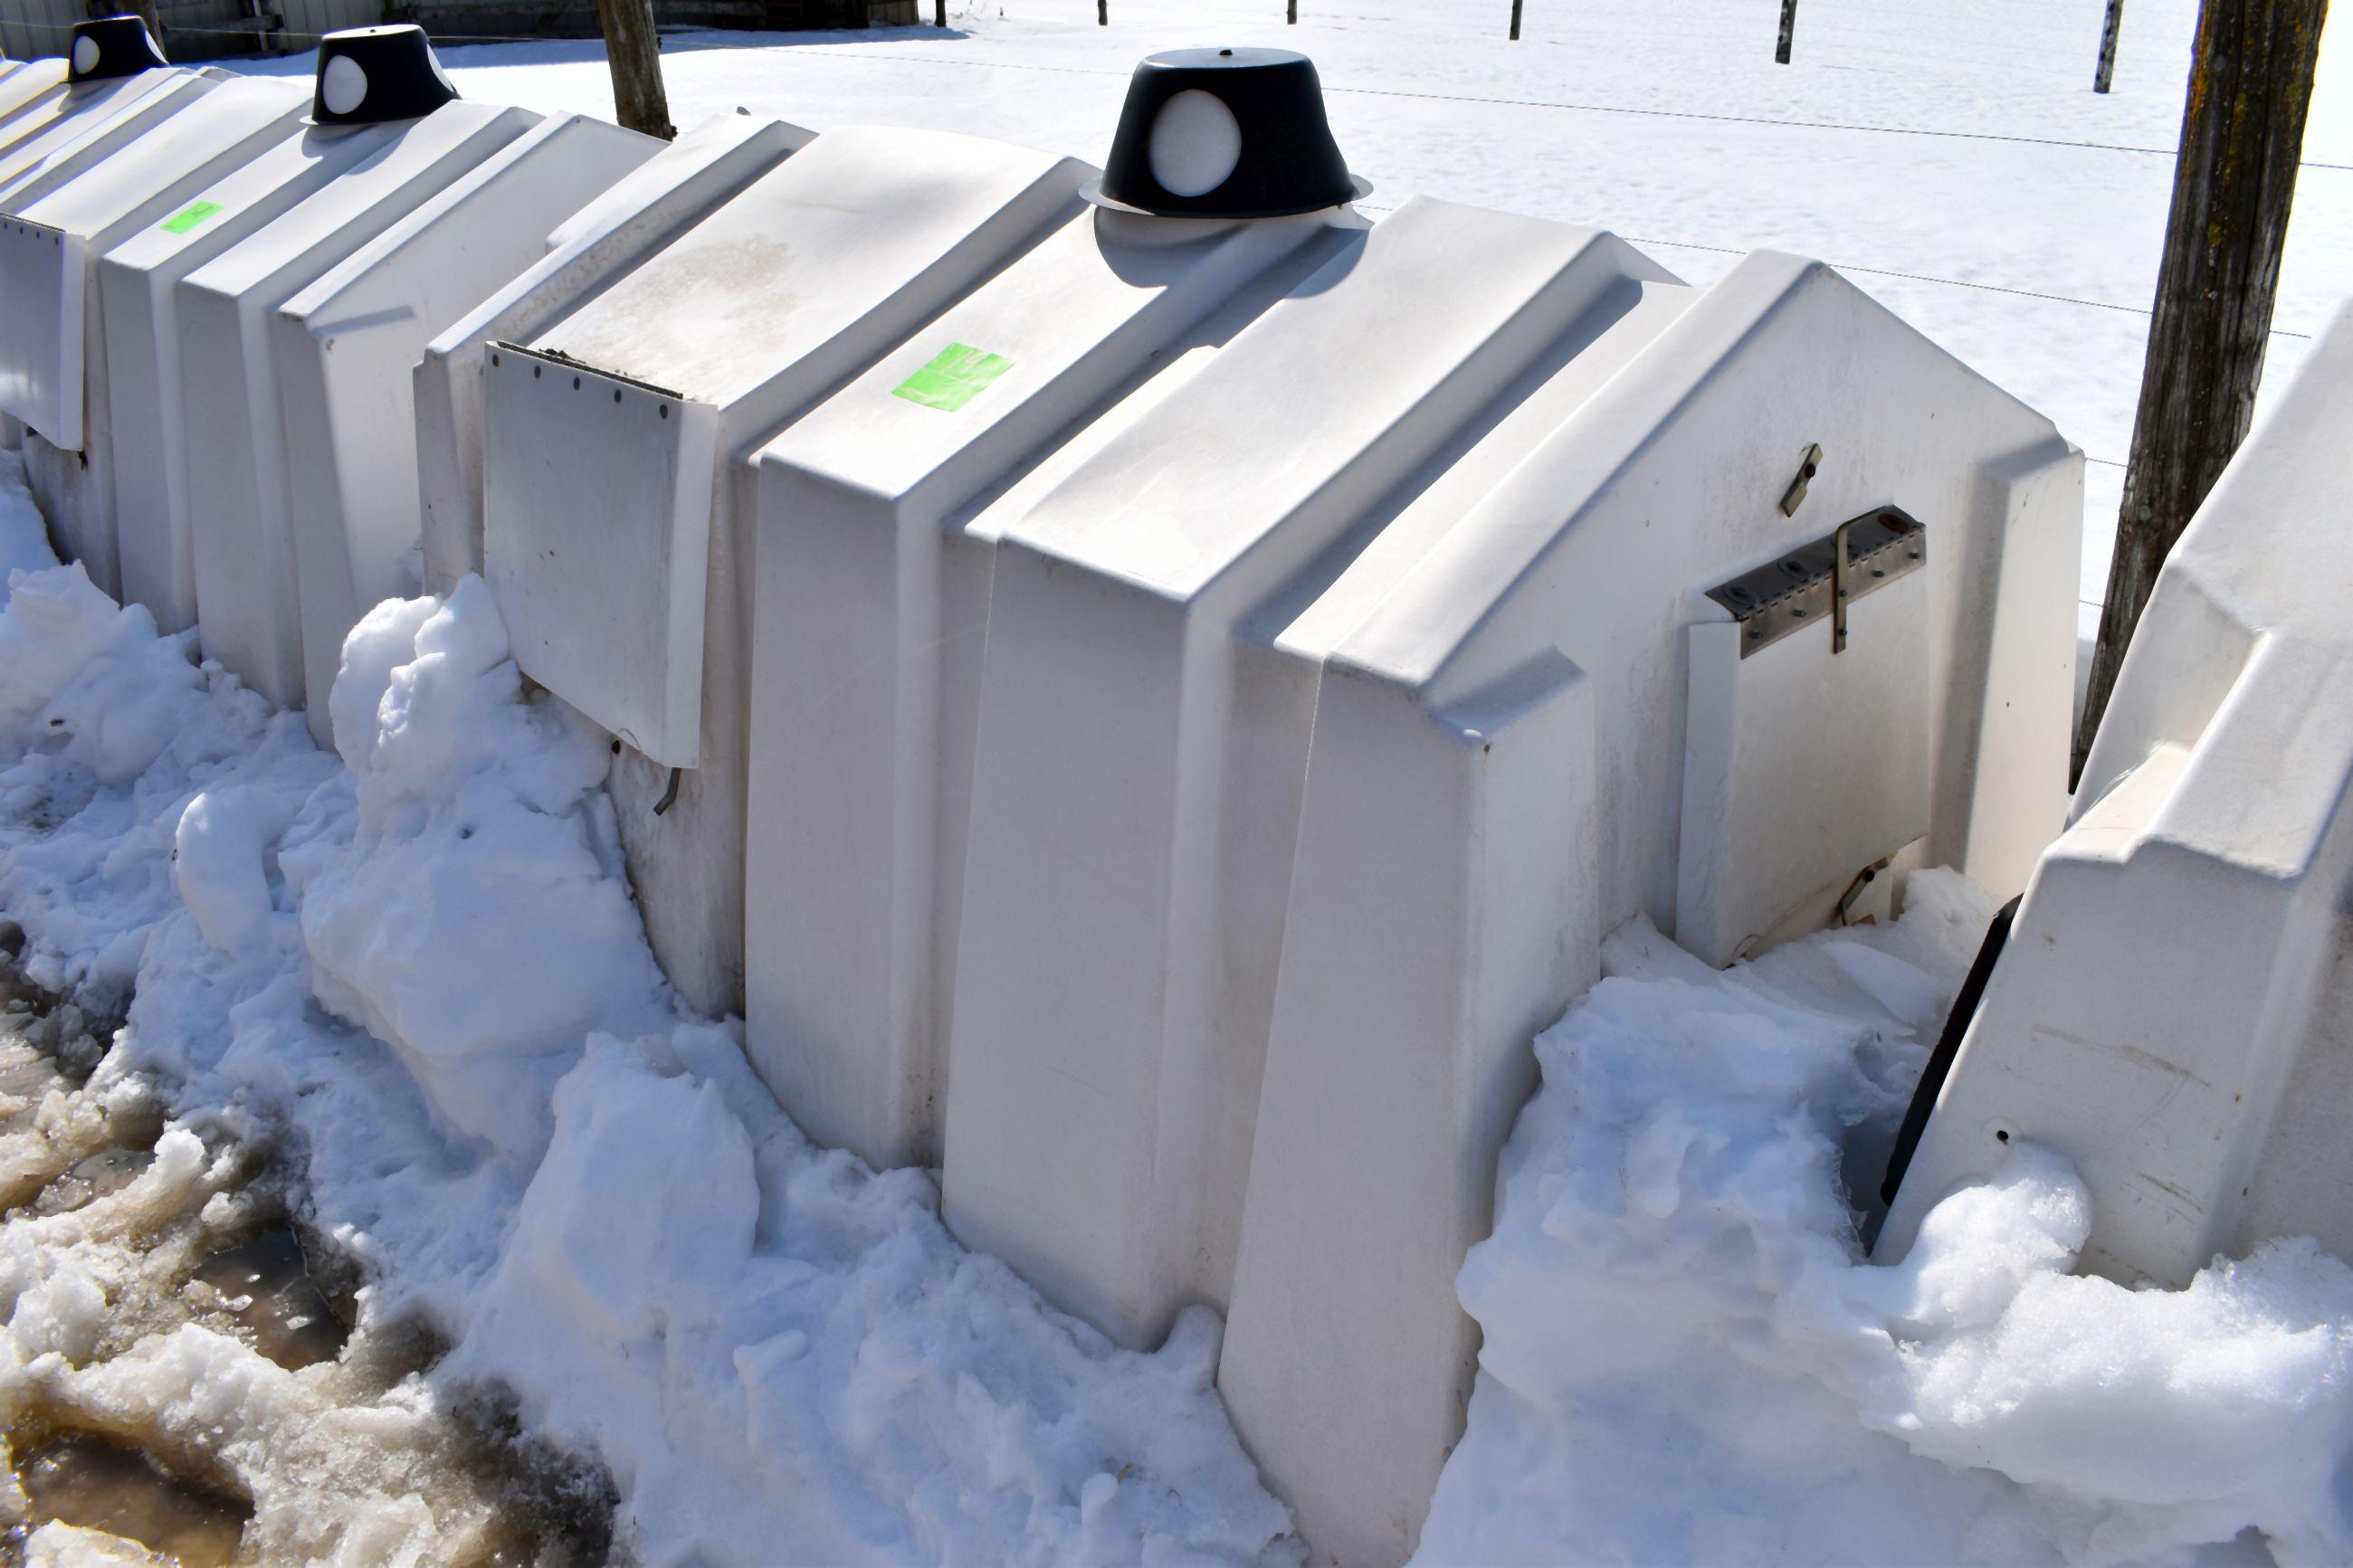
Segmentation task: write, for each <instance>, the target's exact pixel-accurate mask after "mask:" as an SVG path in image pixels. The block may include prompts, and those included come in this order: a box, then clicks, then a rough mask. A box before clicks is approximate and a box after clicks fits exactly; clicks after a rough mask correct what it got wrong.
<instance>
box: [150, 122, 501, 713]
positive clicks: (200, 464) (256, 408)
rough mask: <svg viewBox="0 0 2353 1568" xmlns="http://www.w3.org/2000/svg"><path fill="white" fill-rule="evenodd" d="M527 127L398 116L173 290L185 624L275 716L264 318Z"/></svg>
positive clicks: (277, 621) (277, 675)
mask: <svg viewBox="0 0 2353 1568" xmlns="http://www.w3.org/2000/svg"><path fill="white" fill-rule="evenodd" d="M537 120H538V116H537V115H534V114H533V113H531V112H529V111H527V110H520V109H499V108H494V107H491V106H488V105H482V104H475V103H469V102H466V101H464V100H459V101H458V102H455V103H450V104H446V105H444V106H443V107H442V108H440V109H438V110H435V111H434V112H433V113H431V114H429V115H427V116H425V117H424V118H423V119H421V120H415V121H403V122H401V123H399V124H398V125H397V126H396V128H395V129H394V134H393V135H392V137H391V139H390V140H389V141H388V142H386V144H385V147H384V149H383V151H382V152H380V153H377V154H375V156H373V157H371V158H370V159H368V160H367V161H366V162H365V163H362V164H360V165H359V166H357V167H355V168H353V169H351V170H349V171H347V172H346V173H344V174H343V175H342V176H341V177H340V178H338V179H335V180H333V181H332V182H331V183H329V184H327V185H325V186H324V187H323V188H322V189H321V190H320V191H319V192H318V193H317V194H316V195H312V196H311V197H310V198H309V199H308V200H306V201H304V202H302V203H301V204H300V205H297V206H295V207H294V208H293V209H291V210H290V211H289V212H288V213H287V214H286V215H285V216H281V217H280V218H278V219H277V220H276V221H274V222H272V223H270V224H269V225H268V226H265V227H263V228H261V229H260V230H259V231H258V232H256V233H255V234H254V235H252V236H251V237H248V238H247V239H245V240H243V241H241V242H240V243H238V244H237V245H236V246H233V247H230V248H229V249H227V251H224V252H223V253H222V254H221V255H219V256H218V257H216V258H214V259H212V260H210V261H208V262H206V264H205V265H204V266H202V267H200V268H196V269H195V271H193V272H191V273H190V274H189V275H188V276H187V277H186V278H185V279H182V280H181V281H180V283H179V285H178V287H177V290H176V292H177V296H178V300H177V308H178V327H179V370H180V379H179V392H180V404H181V414H182V418H183V419H184V420H185V429H184V431H183V440H184V443H185V457H186V462H187V477H188V489H187V519H188V531H189V542H190V547H191V553H192V556H193V558H194V563H195V586H196V620H197V626H198V628H199V630H200V631H201V632H202V634H203V646H204V650H205V653H206V656H207V657H209V658H217V659H219V660H220V661H221V663H222V664H224V665H225V666H227V668H229V669H230V670H232V671H234V672H235V673H237V675H239V676H241V677H243V678H244V679H245V680H246V681H247V682H248V684H249V685H251V686H253V687H254V688H255V689H257V690H259V691H260V692H261V693H262V694H263V695H264V696H266V697H268V698H269V700H271V701H272V702H275V703H277V704H279V705H280V707H284V708H300V707H301V706H302V704H303V701H304V690H305V689H304V682H303V673H302V629H301V599H300V595H299V591H298V589H297V586H296V583H295V563H294V539H293V522H292V512H291V503H290V500H289V499H288V495H287V485H286V448H285V436H284V432H285V424H284V421H283V419H282V417H281V416H280V400H279V391H278V375H277V363H276V360H275V358H274V357H273V355H272V354H271V353H270V343H269V328H270V321H271V319H272V317H273V316H274V314H275V313H276V311H277V310H279V308H280V306H282V305H283V304H284V303H285V302H286V301H287V300H289V299H290V298H291V297H293V295H294V294H295V293H297V292H298V291H299V290H300V289H302V288H303V287H304V286H305V285H307V284H309V283H310V282H311V281H312V280H313V279H317V278H318V277H319V276H320V275H321V274H322V273H323V272H324V271H326V270H327V269H328V268H331V267H332V266H334V265H335V264H336V263H338V262H340V261H342V260H343V258H346V257H348V256H350V255H351V254H352V253H353V251H355V250H357V249H358V248H359V247H361V246H362V245H364V244H365V243H367V242H368V241H369V240H370V239H372V238H374V237H375V236H377V235H378V234H381V233H382V232H384V230H385V228H387V227H388V226H391V225H392V224H393V223H394V222H396V220H398V219H399V218H401V217H403V216H406V215H407V214H408V213H410V212H412V211H414V210H415V209H416V208H417V206H419V205H421V204H423V203H425V202H427V200H429V199H431V198H432V197H433V196H434V195H436V194H438V192H440V191H441V190H443V189H445V188H446V187H447V186H448V185H449V184H451V183H452V182H453V181H455V180H457V179H458V178H459V176H460V175H462V174H465V173H467V171H469V170H470V169H472V168H474V167H475V166H476V165H477V164H479V163H481V162H482V161H483V160H484V159H486V158H488V157H490V156H491V154H493V153H496V152H498V151H499V149H501V147H504V146H505V145H506V144H507V143H509V142H512V141H513V140H514V139H515V138H516V137H518V136H520V135H522V133H523V132H525V131H527V130H529V129H530V128H531V126H532V125H533V123H535V122H536V121H537Z"/></svg>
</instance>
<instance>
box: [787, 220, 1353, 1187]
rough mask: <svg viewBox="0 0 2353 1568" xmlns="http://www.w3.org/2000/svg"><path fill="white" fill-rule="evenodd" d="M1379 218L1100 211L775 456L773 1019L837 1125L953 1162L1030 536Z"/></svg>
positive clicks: (868, 379)
mask: <svg viewBox="0 0 2353 1568" xmlns="http://www.w3.org/2000/svg"><path fill="white" fill-rule="evenodd" d="M1364 228H1365V225H1364V223H1363V220H1362V219H1359V218H1357V217H1356V216H1354V215H1353V214H1352V213H1350V212H1349V211H1348V209H1346V208H1345V207H1340V206H1335V205H1330V204H1329V203H1326V204H1325V205H1324V206H1323V207H1322V208H1321V210H1316V211H1310V212H1307V213H1303V214H1295V215H1290V216H1280V217H1266V218H1244V219H1228V220H1212V219H1199V218H1181V219H1172V218H1167V217H1158V216H1147V215H1145V214H1140V213H1131V212H1124V211H1117V210H1109V209H1105V208H1101V207H1094V206H1090V207H1086V208H1084V209H1082V210H1081V211H1079V212H1077V213H1074V214H1072V215H1071V216H1070V217H1069V218H1068V219H1067V220H1066V221H1065V222H1064V223H1063V224H1062V225H1061V226H1060V227H1059V228H1057V229H1056V230H1055V231H1054V232H1053V233H1052V234H1050V236H1048V237H1046V238H1045V239H1044V240H1042V241H1041V242H1039V244H1038V245H1037V246H1036V247H1034V248H1032V249H1030V250H1029V251H1028V252H1027V253H1025V254H1024V255H1022V256H1021V257H1019V258H1018V259H1016V260H1014V261H1013V262H1011V263H1010V264H1009V265H1008V266H1007V267H1006V268H1005V269H1004V270H1003V271H1001V272H999V273H997V275H996V276H995V277H994V278H992V279H989V280H988V281H987V282H986V283H984V284H982V285H981V286H980V287H979V288H977V289H975V290H974V291H973V292H972V293H971V294H970V295H968V296H967V297H965V299H964V300H960V301H958V302H957V303H956V304H955V306H953V307H952V308H951V309H950V310H947V311H946V312H945V313H944V315H942V316H941V317H940V318H939V319H938V320H937V321H934V322H933V323H931V324H930V325H929V326H927V327H926V328H924V330H923V331H921V332H918V333H917V334H915V335H914V336H913V337H912V338H910V339H908V340H907V341H906V342H903V343H902V344H900V345H899V346H898V347H897V348H895V349H894V350H892V352H891V353H888V354H886V355H884V356H883V357H882V358H881V359H880V360H879V361H877V362H876V363H874V364H873V365H872V366H871V368H870V369H869V370H868V371H867V372H866V374H863V375H861V376H860V377H859V378H858V379H857V380H856V381H854V382H853V383H851V384H849V386H848V387H846V388H844V389H843V390H842V391H841V392H839V393H838V394H837V395H834V396H833V397H831V398H830V399H828V401H827V402H826V403H825V404H824V405H822V406H821V407H819V408H818V409H817V410H815V411H814V412H812V413H811V414H809V415H808V416H807V417H805V418H804V419H802V420H801V421H799V422H798V423H797V424H796V425H795V426H792V427H791V428H790V429H788V430H787V431H786V432H785V433H784V434H783V435H782V436H780V437H777V439H776V441H774V442H773V443H771V444H770V445H769V446H768V447H766V448H765V450H764V451H763V452H762V454H761V457H760V479H759V536H758V537H759V549H758V562H757V572H758V579H757V587H756V590H755V593H754V628H755V630H754V661H753V675H752V704H753V707H752V776H753V779H754V788H753V791H752V794H751V799H750V816H749V822H748V831H747V836H746V847H747V852H748V853H747V860H746V865H747V868H748V869H747V879H748V880H747V886H746V891H745V911H746V926H747V931H748V932H749V933H750V934H749V937H748V942H749V944H750V945H749V949H748V953H747V957H748V963H747V972H746V978H745V988H746V1012H745V1017H746V1022H747V1026H748V1043H749V1046H750V1049H751V1053H752V1056H753V1059H754V1062H755V1063H756V1064H757V1065H758V1067H759V1068H760V1070H761V1072H762V1073H763V1075H764V1076H765V1078H766V1079H768V1081H769V1082H770V1084H771V1085H772V1086H773V1087H774V1088H775V1089H776V1092H777V1094H778V1097H779V1098H780V1099H781V1100H783V1101H784V1102H785V1103H786V1105H788V1106H790V1107H791V1108H792V1110H793V1112H794V1114H795V1115H796V1116H797V1118H799V1119H800V1121H801V1123H802V1125H803V1126H804V1127H805V1128H807V1130H808V1131H810V1132H811V1134H812V1136H815V1137H817V1138H818V1139H819V1140H820V1141H822V1142H828V1143H834V1144H839V1145H842V1146H845V1147H848V1148H849V1149H851V1150H854V1151H855V1152H858V1153H859V1154H860V1155H861V1156H863V1157H864V1158H866V1159H867V1160H869V1161H871V1162H872V1163H875V1164H876V1165H878V1166H882V1165H902V1164H921V1165H936V1164H938V1163H939V1161H940V1155H941V1150H942V1138H941V1130H942V1121H943V1118H944V1114H945V1112H946V1110H947V1100H946V1089H947V1074H946V1070H945V1069H946V1029H945V1026H946V1021H947V1017H948V1014H949V999H950V997H951V995H952V994H953V990H954V986H955V971H956V955H955V947H956V936H957V922H956V911H957V910H958V909H959V907H960V905H961V901H962V891H963V876H962V871H963V867H964V840H965V823H966V820H967V813H968V810H969V798H968V784H969V780H970V776H971V759H972V741H973V715H974V711H975V709H976V700H977V693H978V684H977V681H978V676H979V672H980V668H981V647H982V641H983V637H984V634H985V633H986V632H987V616H988V604H989V569H990V563H991V558H992V556H993V554H994V552H995V548H996V542H997V536H998V534H999V532H1001V531H1002V530H1003V528H1004V526H1005V524H1006V521H1007V520H1008V518H1011V517H1016V516H1018V515H1019V514H1020V512H1021V511H1022V510H1024V509H1025V508H1026V506H1027V504H1028V503H1029V501H1031V500H1035V499H1036V497H1037V495H1038V494H1039V492H1040V491H1041V489H1044V488H1046V487H1049V486H1050V485H1051V484H1052V483H1053V482H1054V481H1055V479H1058V478H1059V477H1060V476H1061V475H1062V474H1064V473H1066V472H1067V471H1068V470H1069V469H1070V468H1071V467H1073V466H1074V465H1075V464H1077V463H1078V462H1079V461H1081V460H1082V459H1083V458H1085V457H1086V456H1087V455H1088V454H1090V453H1092V451H1093V450H1094V449H1095V448H1096V447H1100V446H1101V445H1102V444H1103V441H1104V440H1106V439H1108V438H1109V437H1110V436H1111V434H1112V433H1113V432H1114V431H1115V430H1117V429H1118V428H1120V427H1121V426H1124V424H1126V423H1128V422H1129V421H1131V420H1133V419H1134V418H1135V417H1137V416H1138V414H1139V412H1140V411H1141V410H1142V409H1144V408H1145V407H1147V406H1149V405H1151V404H1153V403H1155V402H1156V401H1157V400H1158V399H1160V398H1161V397H1164V396H1166V395H1168V394H1169V391H1170V389H1171V388H1172V387H1174V386H1175V385H1176V384H1180V383H1182V382H1183V381H1185V380H1186V379H1187V378H1188V377H1189V376H1190V375H1191V374H1193V373H1194V372H1195V371H1196V370H1197V369H1198V366H1199V364H1200V363H1202V361H1203V359H1204V358H1205V357H1206V356H1207V355H1208V353H1212V352H1214V350H1215V348H1216V346H1217V345H1219V344H1221V343H1223V342H1225V341H1226V340H1227V339H1229V337H1231V336H1232V334H1233V333H1234V332H1235V331H1237V330H1239V329H1240V328H1241V327H1242V326H1244V325H1246V324H1247V323H1248V322H1249V321H1250V320H1251V319H1252V318H1253V317H1255V316H1257V315H1258V314H1259V313H1260V312H1261V311H1262V310H1265V309H1267V307H1268V306H1270V305H1271V304H1272V303H1274V302H1275V301H1276V300H1281V299H1282V298H1283V297H1284V296H1285V295H1287V294H1289V293H1291V292H1293V290H1295V289H1297V288H1298V287H1299V286H1300V283H1301V280H1302V279H1304V278H1306V277H1307V276H1308V275H1310V274H1312V273H1314V272H1316V271H1317V270H1318V269H1319V268H1322V267H1324V266H1325V265H1326V264H1327V263H1331V262H1332V261H1333V260H1334V258H1335V257H1337V256H1342V255H1345V256H1349V257H1354V256H1356V254H1357V253H1358V252H1359V251H1360V250H1361V248H1362V246H1363V240H1364Z"/></svg>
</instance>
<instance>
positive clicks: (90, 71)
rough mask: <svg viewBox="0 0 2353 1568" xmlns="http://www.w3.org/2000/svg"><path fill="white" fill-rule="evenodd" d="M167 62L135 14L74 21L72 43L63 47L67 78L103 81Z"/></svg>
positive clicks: (145, 26) (134, 74) (132, 74)
mask: <svg viewBox="0 0 2353 1568" xmlns="http://www.w3.org/2000/svg"><path fill="white" fill-rule="evenodd" d="M171 63H172V62H171V61H169V60H167V59H165V58H164V50H163V47H162V46H161V45H159V44H157V43H156V42H155V36H154V35H153V33H150V32H149V31H148V30H147V24H146V23H144V22H142V21H141V20H140V19H139V18H138V17H136V16H100V18H98V19H97V20H96V21H94V22H76V23H75V24H74V28H73V42H72V43H70V44H69V45H68V46H66V72H67V79H69V80H71V81H106V80H109V79H112V78H115V77H125V76H137V75H138V74H139V73H140V72H141V71H151V70H153V69H154V68H156V67H158V66H164V65H169V64H171Z"/></svg>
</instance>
